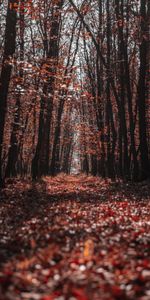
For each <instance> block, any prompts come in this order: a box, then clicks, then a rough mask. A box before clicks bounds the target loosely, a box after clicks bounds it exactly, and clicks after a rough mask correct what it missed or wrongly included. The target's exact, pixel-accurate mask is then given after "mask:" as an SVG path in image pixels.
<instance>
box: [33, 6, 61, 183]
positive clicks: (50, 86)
mask: <svg viewBox="0 0 150 300" xmlns="http://www.w3.org/2000/svg"><path fill="white" fill-rule="evenodd" d="M62 5H63V0H59V1H58V4H57V7H56V8H54V9H53V14H52V20H51V32H50V40H49V43H48V46H49V47H48V49H49V50H48V53H47V64H49V68H48V72H49V73H51V74H52V75H50V77H49V78H48V80H47V83H46V84H45V85H44V91H43V92H44V94H45V97H44V98H43V97H42V99H41V111H40V119H39V133H38V142H37V146H36V150H35V155H34V157H33V160H32V168H31V169H32V178H33V179H36V177H39V176H41V175H46V174H48V172H49V147H50V124H51V117H52V110H53V96H54V83H55V74H56V68H57V64H58V55H59V33H60V16H61V9H62ZM49 94H50V95H51V96H49ZM46 102H47V103H46ZM44 111H45V113H44ZM45 114H46V117H45V116H44V115H45Z"/></svg>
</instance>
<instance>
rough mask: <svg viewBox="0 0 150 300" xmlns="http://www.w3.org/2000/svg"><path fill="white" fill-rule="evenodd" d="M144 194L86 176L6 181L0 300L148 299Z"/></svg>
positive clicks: (149, 241) (144, 186) (149, 245)
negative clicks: (31, 180)
mask: <svg viewBox="0 0 150 300" xmlns="http://www.w3.org/2000/svg"><path fill="white" fill-rule="evenodd" d="M149 195H150V185H149V183H148V182H145V183H141V184H134V185H133V184H123V183H111V182H110V181H109V180H101V179H98V178H93V177H88V178H87V177H86V176H78V177H77V176H64V175H61V176H58V177H56V178H49V177H47V178H44V179H43V180H42V181H41V182H40V183H36V184H34V185H32V184H31V183H30V182H26V181H22V182H20V181H15V182H13V183H12V182H8V185H7V187H6V189H5V190H4V191H3V192H2V194H1V200H2V201H1V203H0V225H1V226H0V236H1V239H0V258H1V267H0V300H21V299H23V300H26V299H29V300H76V299H77V300H105V299H107V300H113V299H120V300H124V299H131V300H135V299H140V300H149V299H150V260H149V257H150V230H149V229H150V210H149V208H150V202H149V200H150V196H149Z"/></svg>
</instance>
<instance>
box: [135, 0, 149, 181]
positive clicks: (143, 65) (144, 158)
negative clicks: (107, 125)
mask: <svg viewBox="0 0 150 300" xmlns="http://www.w3.org/2000/svg"><path fill="white" fill-rule="evenodd" d="M147 2H148V1H146V0H141V7H140V15H141V36H142V42H141V45H140V72H139V83H138V111H139V136H140V158H141V174H140V176H141V179H146V178H148V177H149V176H150V165H149V158H148V144H147V126H146V72H147V57H148V39H147V38H146V37H147V33H148V15H147V14H146V5H147Z"/></svg>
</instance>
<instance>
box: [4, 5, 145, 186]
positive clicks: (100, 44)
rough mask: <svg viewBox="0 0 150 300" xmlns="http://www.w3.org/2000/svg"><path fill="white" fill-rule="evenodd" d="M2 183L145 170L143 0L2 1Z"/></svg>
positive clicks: (140, 174)
mask: <svg viewBox="0 0 150 300" xmlns="http://www.w3.org/2000/svg"><path fill="white" fill-rule="evenodd" d="M0 10H1V12H0V13H1V19H0V23H1V24H0V30H1V38H0V39H1V40H0V42H1V49H0V52H1V57H2V59H1V61H0V68H1V69H0V72H1V73H0V166H1V167H0V181H1V185H2V184H3V181H4V178H6V177H11V176H17V175H21V176H23V175H32V178H33V179H36V178H37V177H40V176H42V175H47V174H51V175H56V174H57V173H59V172H60V171H63V172H67V173H69V172H70V171H71V166H72V165H73V159H74V157H78V159H79V161H80V168H81V171H83V172H86V173H92V174H93V175H99V176H110V177H116V176H120V177H123V178H127V179H131V178H132V179H134V180H137V179H145V178H147V177H148V176H149V171H150V169H149V156H148V150H149V146H150V145H148V138H149V136H148V134H149V133H148V130H149V120H148V112H149V103H148V101H149V82H148V78H149V77H148V72H149V43H148V38H149V37H148V34H149V19H148V16H149V10H150V7H149V2H148V0H144V1H143V0H141V1H132V0H119V1H118V0H117V1H116V0H110V1H109V0H107V1H104V0H103V1H99V0H93V1H82V2H81V1H72V0H68V1H67V0H40V1H39V0H8V2H7V4H6V2H1V4H0Z"/></svg>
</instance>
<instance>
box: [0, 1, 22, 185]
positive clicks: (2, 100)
mask: <svg viewBox="0 0 150 300" xmlns="http://www.w3.org/2000/svg"><path fill="white" fill-rule="evenodd" d="M17 5H18V1H17V0H9V1H8V8H7V16H6V29H5V43H4V54H3V62H2V71H1V75H0V185H2V184H3V175H2V145H3V136H4V126H5V117H6V110H7V97H8V89H9V83H10V78H11V71H12V62H11V60H12V58H13V55H14V53H15V48H16V23H17Z"/></svg>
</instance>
